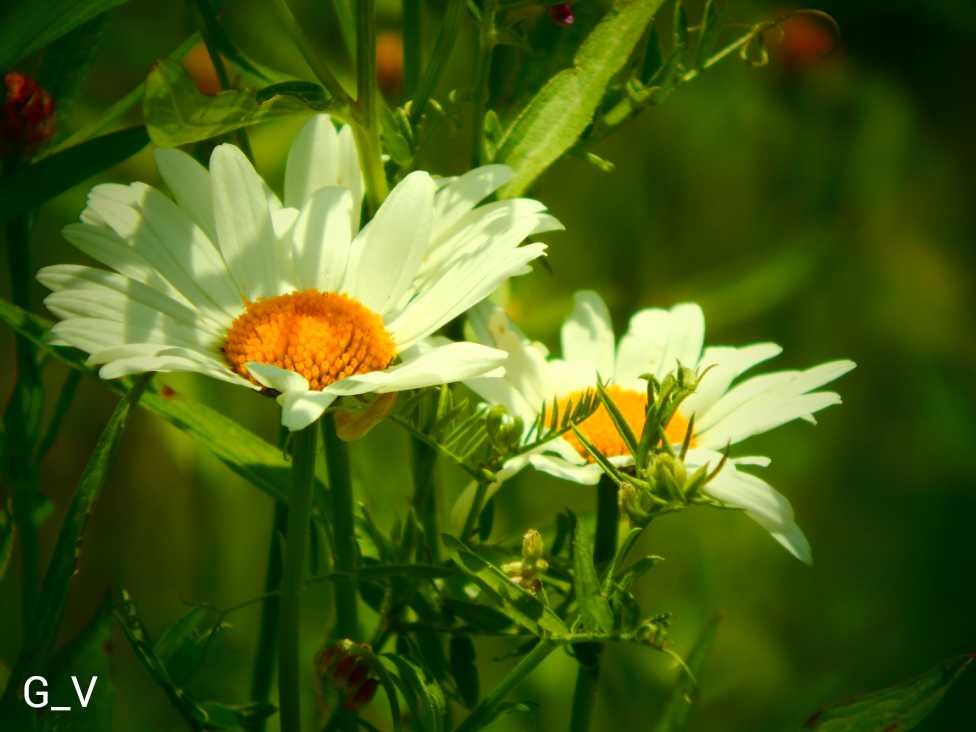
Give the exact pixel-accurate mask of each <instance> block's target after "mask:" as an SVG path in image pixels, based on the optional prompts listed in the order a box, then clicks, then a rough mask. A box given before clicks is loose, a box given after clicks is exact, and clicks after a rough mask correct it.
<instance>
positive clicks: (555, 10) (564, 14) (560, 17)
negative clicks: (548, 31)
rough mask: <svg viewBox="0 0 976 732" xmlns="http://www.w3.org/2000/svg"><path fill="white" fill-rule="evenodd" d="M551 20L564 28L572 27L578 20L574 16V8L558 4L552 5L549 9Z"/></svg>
mask: <svg viewBox="0 0 976 732" xmlns="http://www.w3.org/2000/svg"><path fill="white" fill-rule="evenodd" d="M548 11H549V18H550V19H551V20H552V22H553V23H555V24H556V25H561V26H563V27H566V26H570V25H572V24H573V22H574V21H575V20H576V16H575V15H573V8H572V7H571V6H570V4H569V3H556V4H555V5H550V6H549V7H548Z"/></svg>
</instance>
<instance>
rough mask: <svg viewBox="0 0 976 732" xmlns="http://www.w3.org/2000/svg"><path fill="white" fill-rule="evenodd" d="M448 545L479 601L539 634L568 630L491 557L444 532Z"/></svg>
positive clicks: (554, 614)
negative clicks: (490, 560) (475, 587)
mask: <svg viewBox="0 0 976 732" xmlns="http://www.w3.org/2000/svg"><path fill="white" fill-rule="evenodd" d="M442 540H443V542H444V546H445V548H447V549H448V550H449V551H451V552H452V553H453V557H452V558H453V559H454V561H455V563H456V564H457V565H458V567H459V568H460V569H461V570H462V571H463V572H464V573H465V574H466V575H467V576H468V578H469V579H471V580H472V581H473V582H474V583H475V584H476V585H478V587H479V588H481V593H480V594H479V595H478V597H477V598H476V601H477V602H480V603H484V604H486V605H488V606H490V607H493V608H494V609H496V610H499V611H501V612H502V613H504V614H505V615H507V616H508V617H509V618H511V619H512V620H513V621H514V622H516V623H518V624H519V625H521V626H522V627H523V628H526V629H527V630H529V631H530V632H532V633H535V634H536V635H539V634H541V632H542V631H548V632H550V633H556V634H563V633H567V632H568V629H567V628H566V625H565V623H563V621H562V620H560V619H559V616H558V615H556V613H554V612H553V611H552V610H551V609H549V608H548V607H546V606H545V605H543V604H542V603H541V602H540V601H539V599H538V598H537V597H536V596H535V595H533V594H531V593H530V592H527V591H526V590H524V589H522V588H521V587H519V586H518V585H517V584H515V583H514V582H512V580H511V578H509V577H508V575H506V574H505V573H504V572H502V571H501V570H500V569H499V568H498V567H496V566H495V565H493V564H492V563H491V562H489V561H488V560H486V559H484V558H483V557H481V556H479V555H477V554H475V553H474V552H473V551H471V550H470V549H469V548H468V547H467V546H466V545H465V544H463V543H462V542H460V541H459V540H458V539H456V538H455V537H453V536H449V535H448V534H442Z"/></svg>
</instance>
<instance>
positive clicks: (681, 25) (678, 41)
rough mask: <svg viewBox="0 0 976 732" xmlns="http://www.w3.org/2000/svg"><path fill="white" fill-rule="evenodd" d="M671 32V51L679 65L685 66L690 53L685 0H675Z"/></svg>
mask: <svg viewBox="0 0 976 732" xmlns="http://www.w3.org/2000/svg"><path fill="white" fill-rule="evenodd" d="M671 33H672V35H671V46H672V47H671V53H672V54H673V55H674V57H675V60H676V61H677V63H678V65H679V66H683V65H684V60H685V56H686V55H687V53H688V11H687V10H686V9H685V4H684V2H683V0H675V3H674V21H673V23H672V31H671Z"/></svg>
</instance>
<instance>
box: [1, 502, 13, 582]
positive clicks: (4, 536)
mask: <svg viewBox="0 0 976 732" xmlns="http://www.w3.org/2000/svg"><path fill="white" fill-rule="evenodd" d="M14 536H15V533H14V520H13V517H12V516H11V515H10V514H9V513H8V512H7V507H6V506H3V507H0V579H3V576H4V575H5V574H6V573H7V567H9V566H10V556H11V554H13V550H14Z"/></svg>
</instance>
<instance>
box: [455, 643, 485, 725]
mask: <svg viewBox="0 0 976 732" xmlns="http://www.w3.org/2000/svg"><path fill="white" fill-rule="evenodd" d="M450 658H451V675H452V676H453V677H454V682H455V683H456V684H457V688H458V693H459V694H460V695H461V700H462V701H463V702H464V706H466V707H467V708H468V709H472V708H474V706H475V705H476V704H477V703H478V696H479V688H478V666H477V665H476V664H475V658H476V654H475V648H474V641H472V640H471V636H469V635H454V636H451V644H450Z"/></svg>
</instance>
